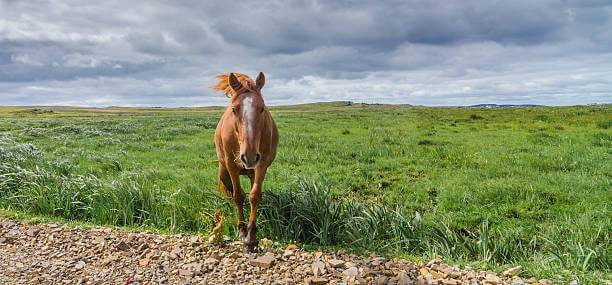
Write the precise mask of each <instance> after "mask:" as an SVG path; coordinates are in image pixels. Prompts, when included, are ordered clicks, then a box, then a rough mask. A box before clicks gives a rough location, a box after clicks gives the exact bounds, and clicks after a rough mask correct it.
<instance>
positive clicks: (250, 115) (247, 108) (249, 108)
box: [242, 97, 255, 139]
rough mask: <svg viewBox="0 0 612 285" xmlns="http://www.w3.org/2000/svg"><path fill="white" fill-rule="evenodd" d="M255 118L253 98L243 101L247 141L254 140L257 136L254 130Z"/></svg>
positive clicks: (243, 118) (243, 117)
mask: <svg viewBox="0 0 612 285" xmlns="http://www.w3.org/2000/svg"><path fill="white" fill-rule="evenodd" d="M254 118H255V108H253V98H251V97H246V98H244V99H242V123H243V124H244V129H245V130H246V134H245V136H246V137H247V139H252V138H253V136H254V135H255V130H254V129H253V125H254V124H253V123H254V122H253V120H254Z"/></svg>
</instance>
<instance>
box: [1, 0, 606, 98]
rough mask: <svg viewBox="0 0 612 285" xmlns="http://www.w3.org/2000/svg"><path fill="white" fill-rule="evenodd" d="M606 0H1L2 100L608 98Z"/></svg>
mask: <svg viewBox="0 0 612 285" xmlns="http://www.w3.org/2000/svg"><path fill="white" fill-rule="evenodd" d="M611 46H612V3H610V2H609V1H596V0H593V1H573V0H565V1H563V0H561V1H548V0H544V1H526V0H520V1H484V0H483V1H240V2H233V3H224V2H219V1H180V2H176V1H155V2H154V1H142V2H141V1H128V2H125V1H104V2H99V3H98V2H88V1H76V0H75V1H62V2H50V1H6V0H0V96H1V97H0V100H1V101H0V104H77V105H169V106H170V105H171V106H180V105H211V104H220V103H221V104H222V103H223V102H224V100H225V99H223V97H222V96H220V95H218V94H213V93H211V92H210V91H209V89H208V88H209V87H210V86H211V85H212V84H213V80H214V75H215V74H218V73H221V72H227V71H242V72H247V73H250V74H256V72H258V71H265V72H266V73H267V75H268V76H267V77H268V81H269V84H268V85H267V88H266V89H267V90H266V93H265V94H266V97H267V98H268V99H267V100H268V102H269V103H272V104H280V103H299V102H309V101H318V100H356V101H360V100H361V101H368V102H369V101H373V102H389V103H418V104H431V105H445V104H472V103H483V102H487V103H488V102H514V103H521V102H529V103H545V104H561V103H563V104H570V103H571V104H576V103H589V102H610V101H611V100H610V97H611V95H610V94H609V91H608V90H612V82H610V80H609V79H607V78H612V64H610V62H612V61H611V60H609V59H611V57H612V49H611V48H610V47H611Z"/></svg>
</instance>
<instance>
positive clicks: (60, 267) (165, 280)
mask: <svg viewBox="0 0 612 285" xmlns="http://www.w3.org/2000/svg"><path fill="white" fill-rule="evenodd" d="M519 272H520V268H514V269H510V270H508V271H507V272H505V273H506V276H505V277H504V276H498V275H497V274H495V273H492V272H474V271H469V270H460V269H459V268H456V267H451V266H447V265H444V264H440V263H439V262H437V261H431V262H429V263H428V264H423V265H418V264H415V263H411V262H407V261H404V260H396V259H393V260H387V259H385V258H382V257H376V256H370V257H357V256H353V255H347V254H339V253H322V252H306V251H303V250H301V249H299V248H297V247H296V246H294V245H290V246H289V247H288V248H287V249H284V250H267V251H265V253H260V254H258V255H256V254H243V253H241V252H240V245H239V244H236V243H233V244H228V245H226V246H224V247H219V246H215V245H210V244H208V243H207V242H206V241H205V239H203V238H200V237H186V236H180V235H156V234H148V233H130V232H125V231H121V230H116V229H109V228H90V229H79V228H70V227H66V226H60V225H56V224H46V225H28V224H23V223H19V222H14V221H8V220H2V219H1V218H0V284H132V285H135V284H347V285H348V284H444V285H450V284H517V285H518V284H552V282H550V281H547V280H540V281H538V280H535V279H521V278H520V277H517V276H514V275H516V274H518V273H519ZM510 276H512V277H510Z"/></svg>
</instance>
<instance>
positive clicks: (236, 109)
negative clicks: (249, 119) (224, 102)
mask: <svg viewBox="0 0 612 285" xmlns="http://www.w3.org/2000/svg"><path fill="white" fill-rule="evenodd" d="M232 113H234V115H237V114H238V108H236V107H232Z"/></svg>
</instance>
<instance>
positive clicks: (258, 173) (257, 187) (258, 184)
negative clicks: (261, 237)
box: [243, 167, 267, 252]
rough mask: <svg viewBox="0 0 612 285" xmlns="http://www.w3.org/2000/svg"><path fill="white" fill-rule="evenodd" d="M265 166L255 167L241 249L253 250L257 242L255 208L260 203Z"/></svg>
mask: <svg viewBox="0 0 612 285" xmlns="http://www.w3.org/2000/svg"><path fill="white" fill-rule="evenodd" d="M266 170H267V167H257V168H256V169H255V179H254V181H253V182H254V183H253V185H252V188H251V193H250V194H249V204H250V205H251V212H250V213H249V227H248V230H247V236H246V239H245V241H244V245H243V250H248V251H250V252H254V251H255V248H257V245H258V244H259V241H257V209H258V208H259V204H260V203H261V193H262V187H263V181H264V178H265V177H266Z"/></svg>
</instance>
